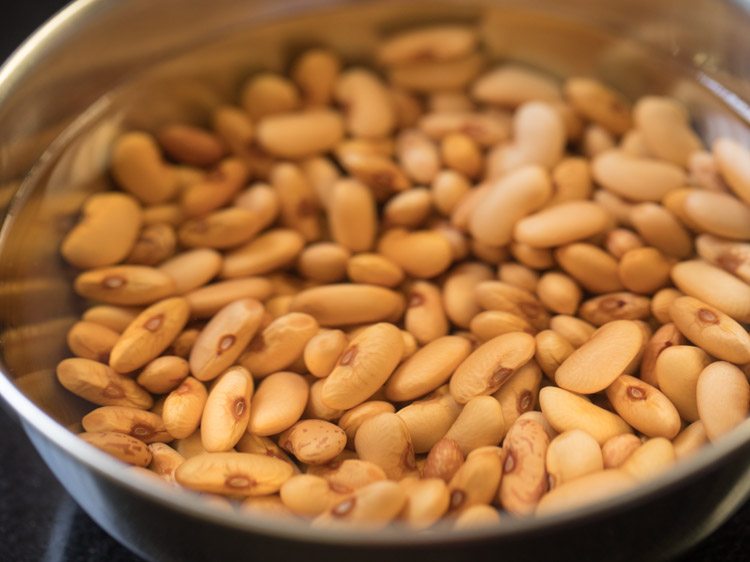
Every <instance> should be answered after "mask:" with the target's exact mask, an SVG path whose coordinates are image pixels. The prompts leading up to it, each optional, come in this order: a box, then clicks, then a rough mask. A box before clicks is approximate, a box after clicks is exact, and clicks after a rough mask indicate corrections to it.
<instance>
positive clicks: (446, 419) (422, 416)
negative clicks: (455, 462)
mask: <svg viewBox="0 0 750 562" xmlns="http://www.w3.org/2000/svg"><path fill="white" fill-rule="evenodd" d="M441 390H442V389H441ZM441 390H438V391H436V392H434V393H433V394H431V395H429V396H427V397H426V398H424V399H423V400H416V401H414V402H412V403H411V404H409V405H408V406H406V407H404V408H401V409H400V410H399V411H398V412H397V413H396V415H397V416H398V417H399V418H401V420H402V421H403V422H404V424H406V428H407V430H408V432H409V436H410V439H411V443H412V446H413V448H414V451H415V452H416V453H426V452H428V451H429V450H430V449H432V447H433V445H435V443H437V442H438V441H439V440H440V439H441V438H442V437H443V436H444V435H445V434H446V433H447V432H448V430H449V429H450V428H451V426H452V425H453V424H454V423H455V421H456V419H457V418H458V415H459V414H460V413H461V406H460V405H459V404H458V403H456V401H455V400H454V399H453V397H452V396H451V395H450V394H449V393H447V392H445V393H441Z"/></svg>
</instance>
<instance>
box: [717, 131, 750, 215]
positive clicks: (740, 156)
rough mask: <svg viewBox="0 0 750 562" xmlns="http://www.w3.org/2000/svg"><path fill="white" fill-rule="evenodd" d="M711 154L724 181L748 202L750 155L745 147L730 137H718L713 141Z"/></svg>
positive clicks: (749, 192)
mask: <svg viewBox="0 0 750 562" xmlns="http://www.w3.org/2000/svg"><path fill="white" fill-rule="evenodd" d="M713 156H714V158H715V159H716V166H717V167H718V168H719V172H720V173H721V176H722V178H724V181H726V182H727V184H729V187H730V188H731V189H732V191H733V192H734V193H735V194H736V195H737V196H738V197H739V198H740V199H742V200H743V201H745V203H748V204H750V167H748V158H750V155H749V154H748V150H747V148H745V147H743V146H742V145H741V144H740V143H738V142H736V141H734V140H732V139H728V138H720V139H717V140H716V141H715V142H714V145H713Z"/></svg>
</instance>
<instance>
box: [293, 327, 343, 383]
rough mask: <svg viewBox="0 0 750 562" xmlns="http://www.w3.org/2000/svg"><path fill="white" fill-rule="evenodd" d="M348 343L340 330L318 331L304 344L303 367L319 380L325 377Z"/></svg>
mask: <svg viewBox="0 0 750 562" xmlns="http://www.w3.org/2000/svg"><path fill="white" fill-rule="evenodd" d="M348 343H349V340H348V339H347V337H346V334H344V332H342V331H341V330H320V331H319V332H318V333H317V334H316V335H314V336H313V337H312V338H310V339H309V340H308V342H307V343H306V344H305V349H304V351H303V357H304V361H305V366H306V367H307V369H308V370H309V371H310V373H311V374H312V375H314V376H316V377H319V378H324V377H327V376H328V375H329V374H330V373H331V371H333V368H334V367H335V366H336V363H337V362H338V360H339V357H341V354H342V353H343V352H344V350H345V349H346V347H347V345H348Z"/></svg>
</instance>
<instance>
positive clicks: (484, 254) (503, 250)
mask: <svg viewBox="0 0 750 562" xmlns="http://www.w3.org/2000/svg"><path fill="white" fill-rule="evenodd" d="M469 244H470V245H471V253H472V254H473V256H474V257H475V258H477V259H478V260H480V261H483V262H485V263H490V264H493V265H500V264H501V263H502V262H504V261H505V260H507V259H508V249H507V247H505V246H492V245H490V244H485V243H484V242H481V241H480V240H475V239H472V240H471V242H470V243H469Z"/></svg>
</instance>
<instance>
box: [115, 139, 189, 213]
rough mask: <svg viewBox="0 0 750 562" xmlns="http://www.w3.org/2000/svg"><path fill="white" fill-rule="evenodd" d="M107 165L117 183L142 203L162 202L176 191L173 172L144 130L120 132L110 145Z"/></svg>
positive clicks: (175, 179)
mask: <svg viewBox="0 0 750 562" xmlns="http://www.w3.org/2000/svg"><path fill="white" fill-rule="evenodd" d="M111 167H112V175H113V176H114V178H115V181H116V182H117V184H118V185H119V186H120V187H122V188H123V189H124V190H125V191H128V192H129V193H131V194H133V195H134V196H135V197H136V198H137V199H139V200H140V201H142V202H143V203H146V204H150V205H152V204H154V203H163V202H165V201H167V200H169V199H171V198H172V196H173V195H174V194H175V192H176V191H177V175H176V173H175V171H174V169H173V168H172V167H170V166H169V165H168V164H166V163H165V162H164V161H163V159H162V155H161V151H160V150H159V146H158V144H157V143H156V140H155V139H154V138H153V137H152V136H151V135H149V134H148V133H143V132H137V131H133V132H129V133H125V134H123V135H120V137H119V138H118V139H117V141H116V142H115V145H114V147H113V148H112V156H111Z"/></svg>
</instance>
